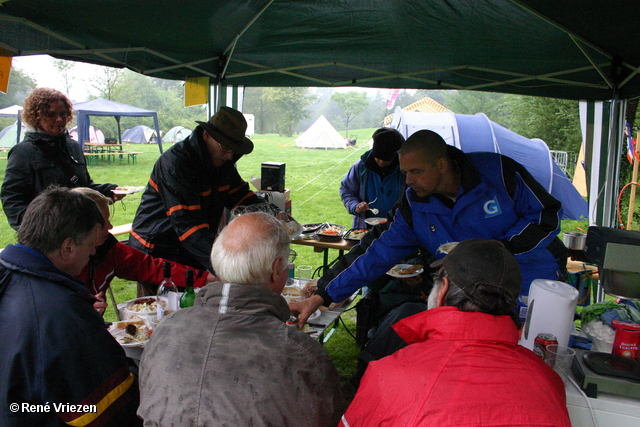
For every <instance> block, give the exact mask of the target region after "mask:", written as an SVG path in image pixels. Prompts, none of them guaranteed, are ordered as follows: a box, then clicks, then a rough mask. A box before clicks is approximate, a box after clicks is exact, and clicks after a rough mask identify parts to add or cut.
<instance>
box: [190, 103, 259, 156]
mask: <svg viewBox="0 0 640 427" xmlns="http://www.w3.org/2000/svg"><path fill="white" fill-rule="evenodd" d="M196 123H198V124H199V125H200V126H202V127H203V128H204V130H205V131H206V132H207V133H208V134H209V135H211V136H212V137H213V139H215V140H216V141H218V142H219V143H220V144H221V145H223V146H224V147H225V148H228V149H229V150H232V151H233V152H234V153H235V154H249V153H250V152H252V151H253V142H251V140H250V139H249V138H247V137H246V136H244V135H245V132H246V131H247V120H246V119H245V118H244V116H243V115H242V113H241V112H240V111H238V110H234V109H233V108H229V107H220V109H219V110H218V112H217V113H215V114H214V115H213V116H211V119H210V120H209V121H208V122H199V121H196Z"/></svg>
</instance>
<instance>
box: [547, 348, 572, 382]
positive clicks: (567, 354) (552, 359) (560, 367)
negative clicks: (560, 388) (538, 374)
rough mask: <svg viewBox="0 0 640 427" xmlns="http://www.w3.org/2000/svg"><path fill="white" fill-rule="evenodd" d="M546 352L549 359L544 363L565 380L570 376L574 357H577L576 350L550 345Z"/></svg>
mask: <svg viewBox="0 0 640 427" xmlns="http://www.w3.org/2000/svg"><path fill="white" fill-rule="evenodd" d="M546 351H547V357H546V358H545V360H544V361H545V362H546V363H547V365H549V366H551V367H552V368H553V370H554V371H556V372H557V373H558V375H560V376H561V377H563V379H564V377H566V376H568V375H569V372H571V362H572V361H573V356H575V355H576V352H575V350H573V349H572V348H569V347H565V346H563V345H558V344H550V345H548V346H547V348H546Z"/></svg>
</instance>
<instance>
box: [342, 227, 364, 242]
mask: <svg viewBox="0 0 640 427" xmlns="http://www.w3.org/2000/svg"><path fill="white" fill-rule="evenodd" d="M368 232H369V230H367V229H366V228H352V229H351V230H349V231H347V232H346V233H345V234H344V236H343V237H342V238H343V239H345V240H352V241H354V242H359V241H360V240H362V238H363V237H364V236H365V234H367V233H368Z"/></svg>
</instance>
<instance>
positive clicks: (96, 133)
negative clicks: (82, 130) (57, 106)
mask: <svg viewBox="0 0 640 427" xmlns="http://www.w3.org/2000/svg"><path fill="white" fill-rule="evenodd" d="M69 135H71V138H73V139H75V140H76V141H78V126H74V127H72V128H71V130H70V131H69ZM89 142H90V143H91V144H104V133H103V132H102V131H101V130H100V129H98V128H97V127H95V126H94V125H89Z"/></svg>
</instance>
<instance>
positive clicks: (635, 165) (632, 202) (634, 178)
mask: <svg viewBox="0 0 640 427" xmlns="http://www.w3.org/2000/svg"><path fill="white" fill-rule="evenodd" d="M639 140H640V132H638V139H636V147H635V150H634V151H635V154H634V156H633V174H632V176H631V183H634V182H636V183H637V182H638V163H640V162H639V161H638V156H640V144H638V141H639ZM635 206H636V186H635V185H632V186H631V195H630V196H629V213H628V214H627V230H631V229H632V227H633V212H634V210H635Z"/></svg>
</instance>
